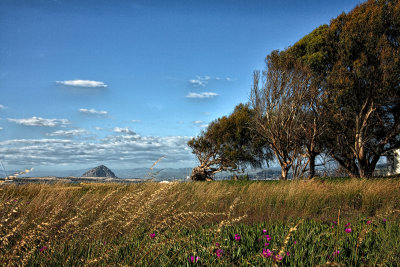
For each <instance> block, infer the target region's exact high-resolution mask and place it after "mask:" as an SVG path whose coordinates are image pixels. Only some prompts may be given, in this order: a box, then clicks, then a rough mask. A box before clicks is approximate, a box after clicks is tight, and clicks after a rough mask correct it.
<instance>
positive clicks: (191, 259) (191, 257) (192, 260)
mask: <svg viewBox="0 0 400 267" xmlns="http://www.w3.org/2000/svg"><path fill="white" fill-rule="evenodd" d="M189 261H190V262H191V263H196V262H198V261H199V256H196V257H195V256H190V257H189Z"/></svg>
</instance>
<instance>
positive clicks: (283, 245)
mask: <svg viewBox="0 0 400 267" xmlns="http://www.w3.org/2000/svg"><path fill="white" fill-rule="evenodd" d="M303 221H304V220H303V219H301V220H300V221H299V222H298V223H297V224H296V225H295V226H294V227H291V228H290V229H289V232H288V233H287V235H286V237H285V240H284V241H283V244H282V247H281V249H280V250H279V252H278V255H280V256H281V257H283V256H284V254H285V251H286V247H287V244H288V243H289V240H290V237H291V236H292V233H293V232H295V231H297V227H299V225H300V224H301V223H302V222H303ZM275 266H277V265H276V263H275Z"/></svg>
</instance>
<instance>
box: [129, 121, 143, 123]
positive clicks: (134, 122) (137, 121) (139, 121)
mask: <svg viewBox="0 0 400 267" xmlns="http://www.w3.org/2000/svg"><path fill="white" fill-rule="evenodd" d="M131 122H134V123H138V122H141V120H131Z"/></svg>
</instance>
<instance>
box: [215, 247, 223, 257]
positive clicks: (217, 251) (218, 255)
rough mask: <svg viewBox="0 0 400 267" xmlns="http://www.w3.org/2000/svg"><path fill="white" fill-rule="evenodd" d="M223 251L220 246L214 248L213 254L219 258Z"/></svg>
mask: <svg viewBox="0 0 400 267" xmlns="http://www.w3.org/2000/svg"><path fill="white" fill-rule="evenodd" d="M223 253H224V251H223V250H222V249H220V248H219V249H217V250H215V254H216V255H217V257H218V258H221V257H222V254H223Z"/></svg>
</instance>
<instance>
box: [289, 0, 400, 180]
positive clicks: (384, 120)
mask: <svg viewBox="0 0 400 267" xmlns="http://www.w3.org/2000/svg"><path fill="white" fill-rule="evenodd" d="M399 44H400V1H397V0H370V1H368V2H366V3H363V4H360V5H358V6H357V7H356V8H354V9H353V10H352V11H351V12H349V13H348V14H341V15H340V16H338V17H337V18H336V19H334V20H332V21H331V23H330V25H329V26H328V25H323V26H321V27H319V28H317V29H316V30H314V31H313V32H312V33H310V34H309V35H307V36H305V37H304V38H303V39H302V40H300V41H299V42H297V43H296V44H295V45H294V46H292V47H290V48H289V49H288V50H287V51H286V52H287V53H288V54H291V55H292V56H293V57H294V58H296V59H297V60H298V61H299V62H301V63H303V64H304V65H306V66H307V67H308V68H309V69H310V70H312V71H313V73H314V79H315V80H316V81H318V83H319V86H320V88H321V90H322V92H323V94H321V96H322V101H323V105H324V106H323V107H324V108H323V111H324V114H323V116H324V118H325V120H326V122H327V123H328V124H329V127H328V131H326V134H325V137H326V138H325V143H324V145H325V148H326V149H327V151H328V153H329V155H330V156H332V157H333V158H334V159H335V160H336V161H337V162H338V163H339V165H340V166H341V167H342V168H344V169H345V170H346V171H347V173H348V174H349V175H350V176H353V177H358V176H361V177H370V176H372V174H373V171H374V169H375V166H376V164H377V162H378V160H379V158H380V157H381V155H382V154H383V153H385V152H386V151H389V150H391V149H394V148H399V147H400V48H399Z"/></svg>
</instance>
